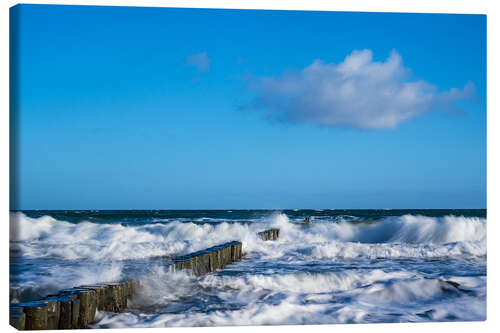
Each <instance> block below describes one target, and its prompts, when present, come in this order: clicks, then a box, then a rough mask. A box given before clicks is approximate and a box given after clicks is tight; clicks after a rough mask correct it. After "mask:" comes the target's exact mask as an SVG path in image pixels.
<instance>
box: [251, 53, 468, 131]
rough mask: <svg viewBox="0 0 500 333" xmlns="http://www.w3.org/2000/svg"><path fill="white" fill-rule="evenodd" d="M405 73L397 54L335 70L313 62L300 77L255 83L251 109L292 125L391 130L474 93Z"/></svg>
mask: <svg viewBox="0 0 500 333" xmlns="http://www.w3.org/2000/svg"><path fill="white" fill-rule="evenodd" d="M409 73H410V70H409V69H408V68H406V67H404V65H403V62H402V59H401V56H400V55H399V54H398V53H397V52H396V51H392V52H391V54H390V56H389V57H388V58H387V59H386V61H384V62H376V61H373V58H372V51H370V50H362V51H353V52H352V53H351V54H350V55H348V56H347V57H346V58H345V59H344V61H343V62H341V63H339V64H333V63H329V64H325V63H323V62H322V61H321V60H315V61H314V62H313V63H312V64H311V65H309V66H307V67H306V68H304V69H302V70H301V71H300V72H298V73H288V74H283V75H281V76H279V77H264V78H259V79H257V80H254V81H253V82H251V84H250V89H252V90H254V91H255V92H256V94H257V96H256V98H255V100H254V101H253V103H252V107H253V108H257V109H263V110H266V112H267V113H268V116H269V117H270V118H273V119H279V120H284V121H290V122H298V123H313V124H317V125H323V126H344V127H353V128H360V129H379V128H394V127H396V125H397V124H399V123H400V122H402V121H405V120H408V119H411V118H414V117H416V116H419V115H421V114H423V113H425V112H429V111H433V110H438V109H443V108H444V109H448V110H450V109H451V110H453V106H452V103H453V102H456V101H458V100H463V99H467V98H471V97H472V96H473V95H474V92H475V88H474V84H472V83H471V82H469V83H467V84H466V85H465V87H464V88H463V89H457V88H453V89H451V90H449V91H445V92H440V91H438V89H437V87H435V86H433V85H431V84H429V83H427V82H425V81H411V80H409Z"/></svg>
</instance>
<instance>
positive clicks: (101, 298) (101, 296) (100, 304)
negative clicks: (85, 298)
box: [78, 285, 106, 311]
mask: <svg viewBox="0 0 500 333" xmlns="http://www.w3.org/2000/svg"><path fill="white" fill-rule="evenodd" d="M78 288H81V289H89V290H94V291H95V292H96V302H97V309H98V310H101V311H103V310H104V302H105V299H106V287H105V286H103V285H87V286H80V287H78Z"/></svg>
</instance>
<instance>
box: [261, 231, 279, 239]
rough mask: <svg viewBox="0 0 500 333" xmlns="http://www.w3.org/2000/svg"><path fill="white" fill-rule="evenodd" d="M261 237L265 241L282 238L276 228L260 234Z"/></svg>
mask: <svg viewBox="0 0 500 333" xmlns="http://www.w3.org/2000/svg"><path fill="white" fill-rule="evenodd" d="M258 235H259V237H260V238H262V239H263V240H265V241H267V240H277V239H278V237H279V236H280V229H278V228H275V229H269V230H264V231H261V232H259V233H258Z"/></svg>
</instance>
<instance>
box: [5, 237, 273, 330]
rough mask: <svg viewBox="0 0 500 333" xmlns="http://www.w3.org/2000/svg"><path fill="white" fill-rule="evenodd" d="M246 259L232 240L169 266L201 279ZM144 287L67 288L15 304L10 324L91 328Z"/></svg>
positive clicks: (136, 282)
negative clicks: (98, 317) (100, 315)
mask: <svg viewBox="0 0 500 333" xmlns="http://www.w3.org/2000/svg"><path fill="white" fill-rule="evenodd" d="M258 235H259V236H260V237H261V238H262V239H263V240H276V239H277V238H278V237H279V229H269V230H265V231H262V232H259V233H258ZM242 257H243V244H242V243H241V242H239V241H232V242H227V243H224V244H221V245H217V246H213V247H210V248H207V249H204V250H201V251H197V252H194V253H190V254H187V255H183V256H180V257H176V258H174V259H172V260H171V262H170V263H169V267H170V269H171V270H172V271H179V270H186V271H188V273H189V274H192V275H195V276H200V275H203V274H207V273H211V272H215V271H216V270H218V269H223V268H224V267H226V266H227V265H229V264H231V263H233V262H236V261H239V260H241V259H242ZM140 288H141V281H140V280H127V281H122V282H109V283H98V284H92V285H84V286H78V287H75V288H69V289H63V290H60V291H59V293H58V294H55V295H48V296H47V297H45V298H44V299H42V300H38V301H32V302H22V303H15V304H11V305H10V312H9V318H10V320H9V322H10V325H11V326H13V327H15V328H17V329H18V330H57V329H78V328H87V327H88V325H89V324H91V323H92V322H93V321H94V320H95V316H96V313H97V310H99V311H107V312H115V313H119V312H123V311H124V310H125V309H126V308H127V303H128V300H129V299H131V297H133V295H134V294H136V293H137V292H138V291H139V290H140Z"/></svg>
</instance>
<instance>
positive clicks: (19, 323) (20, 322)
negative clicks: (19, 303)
mask: <svg viewBox="0 0 500 333" xmlns="http://www.w3.org/2000/svg"><path fill="white" fill-rule="evenodd" d="M17 308H18V309H16V308H13V307H11V308H10V311H9V324H10V326H12V327H14V328H16V329H18V330H20V331H22V330H24V329H25V324H26V314H25V313H24V312H23V311H22V310H23V308H22V307H17Z"/></svg>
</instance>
